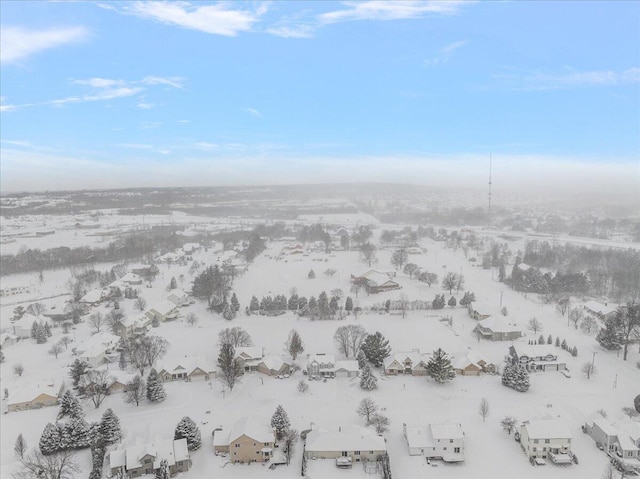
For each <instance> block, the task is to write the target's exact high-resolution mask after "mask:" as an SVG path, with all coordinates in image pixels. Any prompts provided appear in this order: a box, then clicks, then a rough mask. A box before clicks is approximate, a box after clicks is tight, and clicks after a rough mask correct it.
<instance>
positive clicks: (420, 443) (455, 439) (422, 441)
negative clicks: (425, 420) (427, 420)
mask: <svg viewBox="0 0 640 479" xmlns="http://www.w3.org/2000/svg"><path fill="white" fill-rule="evenodd" d="M402 432H403V434H404V437H405V439H406V440H407V445H408V446H409V455H410V456H424V457H426V458H428V459H442V460H443V461H445V462H462V461H464V431H463V430H462V426H461V425H460V424H427V425H426V426H422V425H420V426H407V425H406V424H404V423H403V424H402Z"/></svg>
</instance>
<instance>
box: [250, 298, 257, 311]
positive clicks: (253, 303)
mask: <svg viewBox="0 0 640 479" xmlns="http://www.w3.org/2000/svg"><path fill="white" fill-rule="evenodd" d="M259 310H260V302H259V301H258V298H256V297H255V296H251V302H250V303H249V311H259Z"/></svg>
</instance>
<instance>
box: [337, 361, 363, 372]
mask: <svg viewBox="0 0 640 479" xmlns="http://www.w3.org/2000/svg"><path fill="white" fill-rule="evenodd" d="M340 369H344V370H345V371H359V370H360V366H359V365H358V361H354V360H352V359H345V360H343V361H336V365H335V370H336V371H339V370H340Z"/></svg>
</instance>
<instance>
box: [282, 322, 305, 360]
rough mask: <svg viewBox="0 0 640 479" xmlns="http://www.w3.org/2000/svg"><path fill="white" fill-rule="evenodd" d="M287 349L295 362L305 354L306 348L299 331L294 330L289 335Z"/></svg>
mask: <svg viewBox="0 0 640 479" xmlns="http://www.w3.org/2000/svg"><path fill="white" fill-rule="evenodd" d="M285 348H286V350H287V352H288V353H289V354H290V355H291V358H292V359H293V360H294V361H295V360H296V358H297V357H298V355H299V354H300V353H302V352H304V346H303V344H302V339H301V338H300V335H299V334H298V331H296V330H295V329H292V330H291V332H290V333H289V339H287V342H286V344H285Z"/></svg>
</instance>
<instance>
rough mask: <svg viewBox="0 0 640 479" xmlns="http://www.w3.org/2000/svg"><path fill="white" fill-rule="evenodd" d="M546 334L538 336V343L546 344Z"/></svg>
mask: <svg viewBox="0 0 640 479" xmlns="http://www.w3.org/2000/svg"><path fill="white" fill-rule="evenodd" d="M544 343H545V341H544V336H543V335H542V334H541V335H540V337H539V338H538V344H544Z"/></svg>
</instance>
